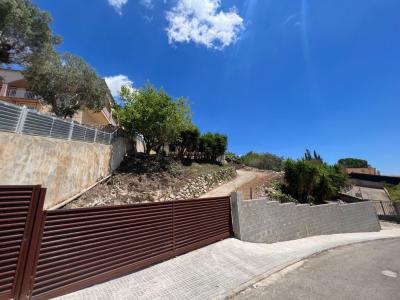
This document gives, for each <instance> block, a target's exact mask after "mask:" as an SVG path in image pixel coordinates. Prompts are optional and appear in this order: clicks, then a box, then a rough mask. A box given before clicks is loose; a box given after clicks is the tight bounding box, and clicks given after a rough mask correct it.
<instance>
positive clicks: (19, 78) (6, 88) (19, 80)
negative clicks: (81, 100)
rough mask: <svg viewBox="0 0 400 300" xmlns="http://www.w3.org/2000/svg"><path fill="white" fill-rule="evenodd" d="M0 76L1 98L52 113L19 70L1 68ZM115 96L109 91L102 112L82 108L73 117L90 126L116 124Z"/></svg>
mask: <svg viewBox="0 0 400 300" xmlns="http://www.w3.org/2000/svg"><path fill="white" fill-rule="evenodd" d="M0 77H1V78H2V80H3V82H2V83H1V89H0V100H2V101H6V102H9V103H12V104H15V105H20V106H26V107H28V108H31V109H35V110H37V111H38V112H41V113H48V114H51V111H52V109H51V106H50V105H48V104H46V103H45V102H44V101H43V100H42V99H41V98H40V97H38V96H36V95H34V94H33V93H32V92H31V91H29V89H28V86H29V85H28V82H27V80H26V79H25V78H24V75H23V74H22V72H21V71H19V70H12V69H2V68H0ZM114 103H115V102H114V98H113V97H112V95H111V93H110V92H108V93H107V101H106V103H104V107H103V109H102V110H101V111H100V112H95V111H91V110H86V109H84V110H80V111H78V112H77V113H76V114H75V115H74V116H73V117H72V119H73V120H74V121H76V122H78V123H80V124H85V125H90V126H95V127H97V126H105V125H114V126H115V125H116V122H115V120H114V118H113V115H112V107H113V105H114Z"/></svg>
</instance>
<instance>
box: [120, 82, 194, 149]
mask: <svg viewBox="0 0 400 300" xmlns="http://www.w3.org/2000/svg"><path fill="white" fill-rule="evenodd" d="M120 97H121V100H122V101H123V103H124V106H123V107H122V108H120V109H119V110H118V112H117V118H118V120H119V122H120V124H121V125H122V126H123V127H124V128H125V129H126V130H127V131H128V132H130V133H131V134H139V135H142V136H143V139H144V142H145V152H146V153H147V154H150V151H151V150H154V151H156V152H157V153H159V152H160V151H161V149H162V147H163V146H164V145H165V144H167V143H168V144H173V143H175V142H176V141H177V139H178V137H179V135H180V133H181V132H182V131H183V130H185V129H187V128H188V126H189V125H190V124H191V113H190V107H189V104H188V101H186V100H185V99H184V98H178V99H177V100H173V99H172V98H171V97H170V96H169V95H168V94H167V93H166V92H165V91H164V90H163V89H160V90H158V91H157V89H155V88H154V86H153V85H151V84H150V83H148V84H146V85H145V86H144V87H143V88H141V89H139V90H137V91H136V90H132V89H131V88H128V87H122V89H121V94H120Z"/></svg>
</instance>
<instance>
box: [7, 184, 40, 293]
mask: <svg viewBox="0 0 400 300" xmlns="http://www.w3.org/2000/svg"><path fill="white" fill-rule="evenodd" d="M44 195H45V189H42V188H41V187H40V186H0V299H11V298H14V299H19V298H20V294H21V293H23V290H22V289H21V287H22V282H23V274H24V270H25V267H26V265H27V258H28V253H29V252H28V249H29V247H30V242H31V240H32V239H31V236H32V229H33V223H34V219H35V215H36V214H37V213H38V209H40V207H43V201H44Z"/></svg>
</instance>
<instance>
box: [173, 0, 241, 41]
mask: <svg viewBox="0 0 400 300" xmlns="http://www.w3.org/2000/svg"><path fill="white" fill-rule="evenodd" d="M220 6H221V1H220V0H177V4H176V5H175V6H174V7H173V8H172V9H171V10H170V11H168V12H167V20H168V21H169V26H168V27H167V34H168V40H169V42H170V43H174V42H179V43H183V42H186V43H188V42H191V41H192V42H194V43H197V44H201V45H204V46H206V47H207V48H214V49H223V48H224V47H226V46H229V45H231V44H232V43H234V42H235V41H236V40H237V37H238V35H239V33H240V32H241V30H242V29H243V18H242V17H240V16H239V15H238V14H237V12H236V9H235V8H234V7H233V8H231V9H230V10H229V11H228V12H224V11H221V9H220Z"/></svg>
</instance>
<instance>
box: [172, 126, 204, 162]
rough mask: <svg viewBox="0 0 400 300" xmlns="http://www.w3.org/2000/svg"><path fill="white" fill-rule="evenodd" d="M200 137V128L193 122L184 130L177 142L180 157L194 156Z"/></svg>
mask: <svg viewBox="0 0 400 300" xmlns="http://www.w3.org/2000/svg"><path fill="white" fill-rule="evenodd" d="M199 139H200V130H199V129H198V128H197V127H196V126H195V125H193V124H190V125H189V126H188V127H187V128H186V129H184V130H182V131H181V132H180V134H179V137H178V139H177V141H176V143H175V145H174V146H175V147H176V149H177V151H178V155H179V157H180V158H184V157H185V155H186V156H187V157H192V155H193V153H194V152H195V151H196V150H197V148H198V145H199Z"/></svg>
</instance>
